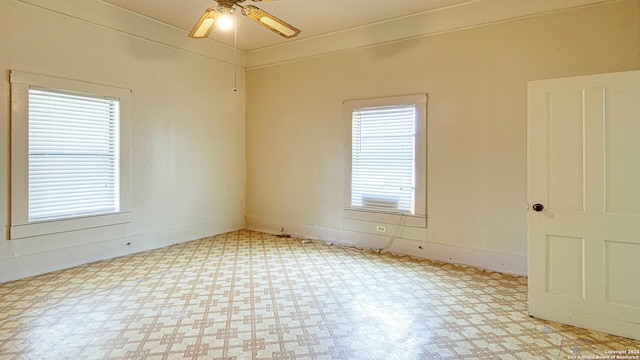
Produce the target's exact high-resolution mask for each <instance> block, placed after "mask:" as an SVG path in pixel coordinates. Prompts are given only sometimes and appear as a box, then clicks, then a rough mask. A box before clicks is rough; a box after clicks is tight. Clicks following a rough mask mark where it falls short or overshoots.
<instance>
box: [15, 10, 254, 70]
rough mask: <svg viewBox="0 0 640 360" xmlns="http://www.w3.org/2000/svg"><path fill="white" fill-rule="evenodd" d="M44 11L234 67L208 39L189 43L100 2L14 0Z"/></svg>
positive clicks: (230, 52) (225, 49) (230, 54)
mask: <svg viewBox="0 0 640 360" xmlns="http://www.w3.org/2000/svg"><path fill="white" fill-rule="evenodd" d="M15 1H17V2H19V3H23V4H27V5H30V6H33V7H36V8H39V9H42V10H45V11H49V12H52V13H56V14H59V15H63V16H66V17H69V18H73V19H76V20H78V21H84V22H87V23H90V24H93V25H96V26H99V27H102V28H105V29H109V30H112V31H116V32H119V33H122V34H124V35H127V36H131V37H135V38H138V39H141V40H143V41H148V42H152V43H155V44H158V45H160V46H167V47H170V48H173V49H177V50H181V51H186V52H189V53H193V54H196V55H200V56H204V57H207V58H210V59H212V60H215V61H220V62H223V63H227V64H234V61H235V52H234V49H233V48H232V47H229V46H227V45H224V44H222V43H219V42H216V41H214V40H210V39H198V40H194V39H190V38H188V37H187V32H186V31H184V30H182V29H179V28H177V27H174V26H171V25H168V24H166V23H163V22H160V21H157V20H155V19H152V18H149V17H146V16H143V15H140V14H137V13H134V12H132V11H129V10H125V9H122V8H120V7H117V6H115V5H112V4H109V3H106V2H103V1H100V0H56V1H51V0H15ZM244 62H245V52H244V51H241V50H238V58H237V63H238V66H241V67H244V65H245V64H244Z"/></svg>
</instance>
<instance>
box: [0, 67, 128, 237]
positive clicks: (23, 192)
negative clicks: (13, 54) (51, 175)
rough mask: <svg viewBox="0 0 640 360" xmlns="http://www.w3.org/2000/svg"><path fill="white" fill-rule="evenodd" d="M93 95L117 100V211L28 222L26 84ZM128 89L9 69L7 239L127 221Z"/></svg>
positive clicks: (27, 105) (27, 112) (27, 116)
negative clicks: (118, 121)
mask: <svg viewBox="0 0 640 360" xmlns="http://www.w3.org/2000/svg"><path fill="white" fill-rule="evenodd" d="M30 86H38V87H42V88H47V89H52V90H64V91H71V92H78V93H85V94H95V95H101V96H108V97H113V98H118V99H119V100H120V211H119V212H115V213H111V214H101V215H94V216H85V217H77V218H69V219H60V220H44V221H29V214H28V211H29V209H28V190H29V183H28V179H29V173H28V170H29V168H28V164H29V140H28V136H29V128H28V125H29V87H30ZM130 125H131V90H129V89H124V88H119V87H114V86H109V85H101V84H94V83H89V82H84V81H78V80H71V79H63V78H57V77H52V76H45V75H39V74H33V73H27V72H21V71H15V70H12V71H11V227H10V231H9V238H10V239H21V238H28V237H34V236H42V235H48V234H55V233H62V232H68V231H75V230H81V229H89V228H97V227H103V226H110V225H117V224H123V223H127V222H131V180H130V179H131V170H130V168H131V161H130V150H131V145H130V143H131V141H130V138H131V135H130V134H131V131H130Z"/></svg>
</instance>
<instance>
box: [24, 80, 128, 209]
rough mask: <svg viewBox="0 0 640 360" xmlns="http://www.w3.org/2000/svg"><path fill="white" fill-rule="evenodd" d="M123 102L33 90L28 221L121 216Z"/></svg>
mask: <svg viewBox="0 0 640 360" xmlns="http://www.w3.org/2000/svg"><path fill="white" fill-rule="evenodd" d="M118 127H119V101H118V100H117V99H111V98H104V97H94V96H91V95H84V94H77V93H67V92H61V91H53V90H48V89H42V88H35V87H32V88H30V89H29V174H28V181H29V186H28V193H29V194H28V197H29V204H28V209H29V214H28V217H29V221H38V220H47V219H58V218H69V217H77V216H87V215H96V214H107V213H113V212H117V211H119V207H120V203H119V198H120V196H119V183H120V181H119V158H120V156H119V138H118V134H119V129H118Z"/></svg>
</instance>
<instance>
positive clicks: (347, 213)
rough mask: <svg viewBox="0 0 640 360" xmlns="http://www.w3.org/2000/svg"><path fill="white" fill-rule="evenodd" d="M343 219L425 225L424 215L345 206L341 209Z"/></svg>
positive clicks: (418, 226)
mask: <svg viewBox="0 0 640 360" xmlns="http://www.w3.org/2000/svg"><path fill="white" fill-rule="evenodd" d="M342 216H343V217H344V218H345V219H351V220H362V221H370V222H376V223H383V224H390V225H402V226H410V227H417V228H426V227H427V217H426V216H424V215H408V214H402V215H401V214H399V213H387V212H374V211H367V210H360V209H352V208H346V209H343V211H342Z"/></svg>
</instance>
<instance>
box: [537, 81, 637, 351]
mask: <svg viewBox="0 0 640 360" xmlns="http://www.w3.org/2000/svg"><path fill="white" fill-rule="evenodd" d="M528 101H529V110H528V155H527V157H528V159H527V161H528V201H529V214H528V227H529V230H528V236H529V239H528V241H529V314H530V315H532V316H535V317H540V318H543V319H548V320H552V321H557V322H561V323H565V324H570V325H575V326H579V327H584V328H589V329H593V330H597V331H603V332H607V333H611V334H615V335H620V336H625V337H630V338H634V339H638V340H640V71H632V72H625V73H615V74H604V75H594V76H584V77H575V78H566V79H554V80H543V81H533V82H530V83H529V99H528ZM539 205H542V206H539ZM541 207H543V209H541Z"/></svg>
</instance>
